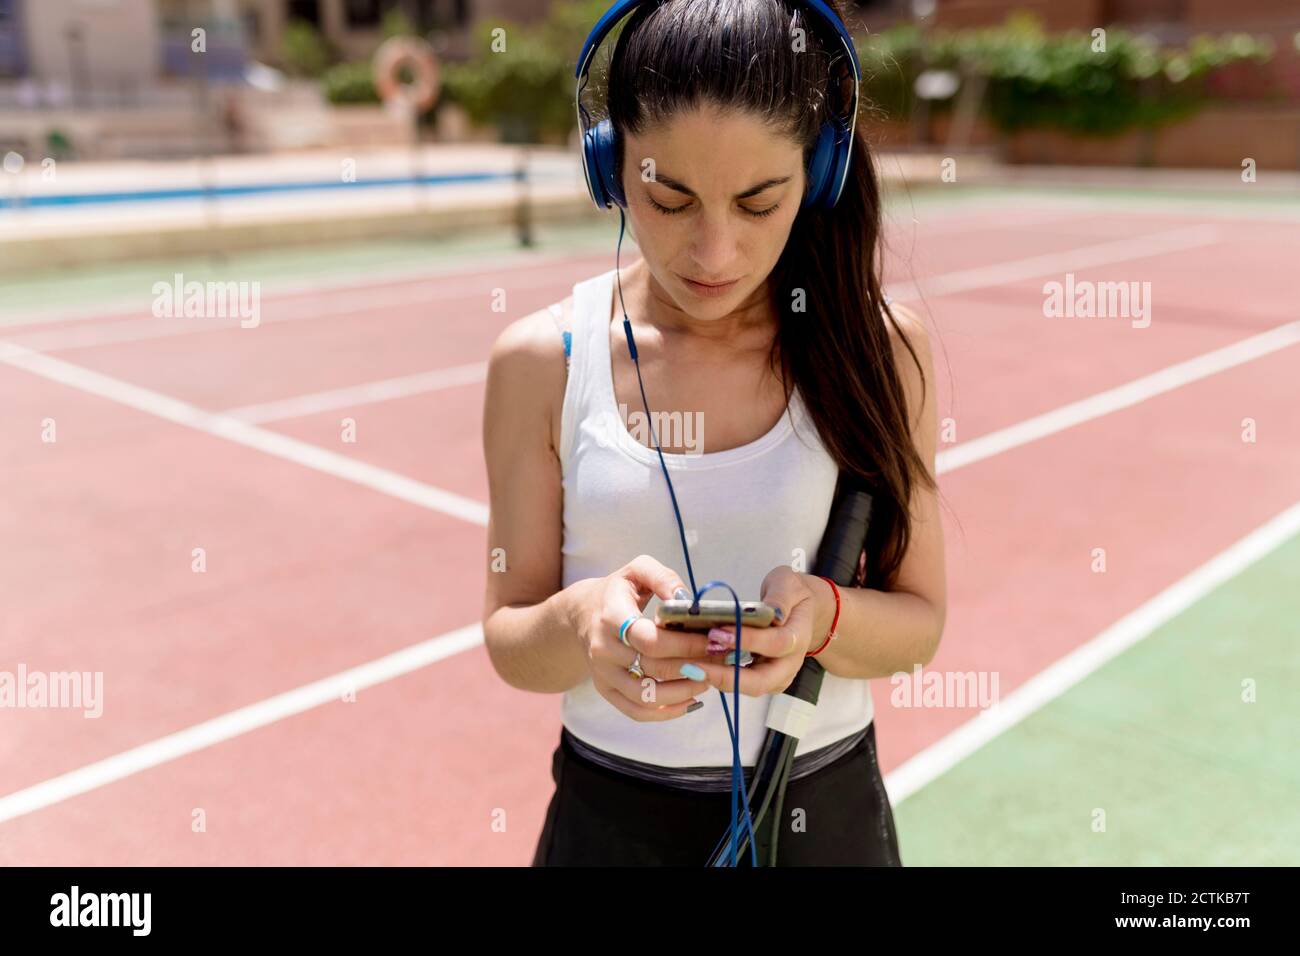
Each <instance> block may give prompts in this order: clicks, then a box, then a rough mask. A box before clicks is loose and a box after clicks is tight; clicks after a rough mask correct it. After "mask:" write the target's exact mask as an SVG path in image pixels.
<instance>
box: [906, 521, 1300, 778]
mask: <svg viewBox="0 0 1300 956" xmlns="http://www.w3.org/2000/svg"><path fill="white" fill-rule="evenodd" d="M1297 532H1300V503H1297V504H1294V505H1292V506H1291V507H1290V508H1288V509H1287V510H1286V511H1283V512H1282V513H1281V514H1279V515H1277V516H1276V517H1274V518H1272V519H1270V520H1269V521H1267V522H1265V523H1264V524H1263V525H1261V526H1260V527H1258V528H1256V529H1255V530H1254V531H1252V532H1251V533H1250V534H1248V535H1246V536H1245V537H1244V538H1242V539H1241V540H1239V541H1237V542H1236V543H1235V544H1233V545H1232V546H1231V547H1229V548H1228V549H1227V550H1225V551H1222V552H1220V553H1219V554H1217V555H1215V556H1214V557H1213V558H1211V559H1210V560H1209V561H1207V562H1206V563H1205V564H1203V565H1201V566H1200V567H1199V568H1197V569H1196V570H1195V571H1193V572H1192V573H1191V574H1189V575H1187V576H1186V577H1184V578H1182V579H1181V580H1179V581H1177V582H1175V583H1174V584H1173V585H1171V586H1170V587H1168V588H1166V589H1165V590H1163V591H1161V592H1160V593H1159V594H1157V595H1156V596H1155V597H1153V598H1152V599H1151V600H1149V601H1147V602H1146V603H1145V604H1143V605H1142V606H1141V607H1139V608H1137V609H1136V610H1134V611H1132V612H1131V613H1129V614H1126V615H1125V616H1124V617H1122V618H1120V619H1119V620H1118V621H1116V622H1115V623H1114V624H1112V625H1111V626H1110V627H1108V628H1106V630H1104V631H1102V632H1101V633H1100V634H1098V635H1097V636H1096V637H1094V638H1092V639H1091V640H1090V641H1088V642H1087V643H1086V644H1083V645H1081V646H1079V647H1077V648H1075V649H1074V650H1073V651H1071V652H1070V653H1069V654H1067V655H1066V656H1065V657H1063V658H1061V659H1060V660H1058V661H1057V662H1056V663H1054V664H1052V665H1051V666H1050V667H1048V668H1047V669H1046V670H1043V671H1040V672H1039V673H1037V674H1035V675H1034V676H1033V677H1031V678H1030V679H1029V680H1027V681H1025V683H1023V684H1021V685H1020V686H1019V687H1017V688H1016V689H1015V690H1014V691H1012V692H1011V693H1010V694H1008V695H1007V696H1006V697H1005V698H1003V699H1001V700H1000V701H999V702H997V703H996V704H994V705H993V706H992V707H990V708H989V709H987V710H984V711H981V712H980V713H979V714H978V715H977V716H976V717H974V718H972V719H971V720H968V721H967V722H966V723H964V724H962V725H961V726H960V727H958V728H957V729H956V730H954V731H952V732H950V733H949V734H947V736H945V737H943V738H942V739H940V740H939V741H938V742H936V743H934V744H931V745H930V746H929V747H927V748H926V749H925V750H923V751H921V752H920V753H918V754H917V755H916V756H914V757H912V758H911V759H910V760H908V761H907V762H906V763H904V764H902V765H901V766H899V767H898V768H896V769H895V770H894V771H893V772H892V773H890V774H889V775H887V776H886V777H885V789H886V790H887V791H888V793H889V798H890V801H891V802H892V803H894V804H898V803H901V802H902V801H904V800H906V799H907V798H908V797H910V796H911V795H912V794H914V793H916V792H917V791H918V790H920V789H921V788H922V787H924V786H925V785H926V784H928V783H931V782H932V781H934V780H935V779H937V778H938V777H940V776H942V775H943V774H945V773H946V772H947V771H949V770H950V769H952V768H953V767H954V766H956V765H957V764H958V763H960V762H961V761H963V760H965V759H966V758H967V757H969V756H970V755H971V754H973V753H975V751H977V750H979V749H980V748H981V747H983V746H984V745H985V744H987V743H988V742H989V741H990V740H992V739H993V738H995V737H997V736H998V735H1000V734H1002V733H1005V732H1006V731H1007V730H1010V729H1011V728H1012V727H1014V726H1015V725H1016V724H1018V723H1020V722H1021V721H1022V720H1024V719H1025V718H1026V717H1028V716H1030V715H1031V714H1033V713H1034V712H1035V711H1037V710H1039V709H1040V708H1041V707H1043V706H1045V705H1047V704H1049V703H1051V702H1052V701H1053V700H1055V699H1056V698H1058V697H1060V696H1061V695H1062V694H1064V693H1065V692H1066V691H1067V690H1069V689H1070V688H1071V687H1073V686H1074V685H1076V684H1078V683H1079V682H1080V681H1082V680H1083V679H1084V678H1085V677H1087V676H1088V675H1090V674H1092V673H1093V672H1094V671H1096V670H1098V669H1099V668H1101V667H1102V666H1103V665H1104V664H1106V663H1108V662H1109V661H1111V660H1112V659H1114V658H1115V657H1118V656H1119V655H1120V654H1122V653H1123V652H1124V651H1126V650H1128V649H1129V648H1130V647H1132V646H1133V645H1134V644H1136V643H1138V641H1140V640H1142V639H1143V638H1145V637H1147V636H1148V635H1150V634H1151V633H1152V632H1153V631H1155V630H1156V629H1157V628H1159V627H1161V626H1162V625H1164V624H1167V623H1168V622H1169V621H1171V620H1173V619H1174V618H1175V617H1177V616H1178V615H1179V614H1181V613H1183V611H1186V610H1187V609H1188V608H1189V607H1191V606H1192V605H1193V604H1195V603H1196V602H1197V601H1199V600H1201V599H1202V598H1204V597H1205V596H1206V595H1208V594H1210V592H1212V591H1214V590H1215V589H1216V588H1218V587H1219V586H1220V585H1222V584H1224V583H1226V582H1227V581H1230V580H1231V579H1232V578H1234V577H1236V576H1237V575H1238V574H1241V573H1242V572H1243V571H1244V570H1246V568H1248V567H1250V566H1251V565H1252V564H1254V563H1255V562H1256V561H1258V560H1260V559H1261V558H1263V557H1264V556H1265V555H1267V554H1268V553H1269V552H1270V551H1273V550H1274V549H1276V548H1278V547H1280V546H1281V545H1282V544H1283V543H1284V542H1286V541H1287V540H1289V539H1290V538H1291V537H1293V536H1294V535H1295V534H1296V533H1297Z"/></svg>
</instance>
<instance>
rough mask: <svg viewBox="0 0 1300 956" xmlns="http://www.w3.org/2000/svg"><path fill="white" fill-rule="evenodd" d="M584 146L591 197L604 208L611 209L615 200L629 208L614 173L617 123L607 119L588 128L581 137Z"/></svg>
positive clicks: (588, 187)
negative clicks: (615, 125)
mask: <svg viewBox="0 0 1300 956" xmlns="http://www.w3.org/2000/svg"><path fill="white" fill-rule="evenodd" d="M582 148H583V151H584V155H585V157H586V160H587V162H586V172H587V191H588V192H589V193H590V194H591V198H592V200H593V201H594V202H595V203H596V205H597V206H598V207H599V208H601V209H608V208H609V207H610V206H613V205H614V204H615V203H617V204H618V205H620V206H622V207H624V208H626V207H627V201H626V200H625V199H624V197H623V190H622V189H621V188H620V187H619V183H618V180H617V176H616V174H615V165H616V163H615V159H616V157H617V156H618V151H617V137H616V135H615V132H614V124H613V123H611V122H610V121H609V120H607V119H604V120H601V121H600V122H599V123H598V124H596V126H595V128H594V129H589V130H587V132H586V135H584V136H583V138H582Z"/></svg>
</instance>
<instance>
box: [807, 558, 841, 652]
mask: <svg viewBox="0 0 1300 956" xmlns="http://www.w3.org/2000/svg"><path fill="white" fill-rule="evenodd" d="M817 576H818V577H819V578H821V579H822V580H823V581H825V582H826V583H827V584H829V585H830V586H831V590H832V591H834V592H835V617H834V619H833V620H832V621H831V629H830V632H829V633H828V634H827V635H826V640H824V641H822V646H821V647H819V648H817V650H815V651H813V652H812V653H811V654H809V655H808V656H809V657H816V656H817V655H818V654H820V653H821V652H822V651H824V650H826V645H827V644H829V643H830V642H831V639H832V638H833V637H834V636H835V628H836V627H837V626H838V625H839V623H840V589H839V588H838V587H836V586H835V582H834V581H832V580H831V579H830V578H828V577H824V576H822V575H820V574H819V575H817Z"/></svg>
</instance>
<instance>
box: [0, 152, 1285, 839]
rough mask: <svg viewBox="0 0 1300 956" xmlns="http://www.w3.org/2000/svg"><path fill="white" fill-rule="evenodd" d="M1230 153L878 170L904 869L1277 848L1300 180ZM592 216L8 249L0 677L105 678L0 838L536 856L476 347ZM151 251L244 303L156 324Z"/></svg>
mask: <svg viewBox="0 0 1300 956" xmlns="http://www.w3.org/2000/svg"><path fill="white" fill-rule="evenodd" d="M1232 180H1233V176H1232V174H1231V172H1230V173H1229V174H1227V178H1226V185H1225V188H1224V190H1223V192H1222V193H1215V194H1197V195H1181V194H1178V193H1176V192H1173V191H1167V192H1162V191H1159V190H1151V191H1144V192H1141V193H1133V192H1124V191H1120V190H1110V191H1107V190H1091V191H1086V192H1082V191H1081V192H1064V191H1061V190H1051V189H1036V190H1034V189H1017V190H1011V189H993V188H989V189H980V190H965V191H962V192H956V191H953V192H947V191H945V190H943V189H933V190H917V191H915V192H914V193H912V194H909V195H899V196H895V197H894V199H893V200H892V202H891V205H890V208H889V211H888V219H889V231H888V240H889V249H888V253H887V257H886V279H887V281H888V288H889V291H890V292H891V294H892V295H893V296H894V297H895V298H896V299H899V300H902V301H907V302H909V303H910V304H911V305H912V306H913V307H914V308H915V309H916V310H917V311H918V312H920V313H921V314H922V315H924V316H925V317H926V318H927V319H928V320H929V321H930V324H931V327H932V329H933V330H934V331H933V332H932V336H933V340H934V343H935V345H934V354H935V361H936V366H937V373H938V382H937V386H938V389H939V415H940V418H941V419H942V420H943V421H942V422H941V426H940V432H941V443H940V449H941V451H940V457H939V470H940V472H941V477H940V489H941V495H942V505H943V511H944V520H945V536H946V543H947V554H948V581H949V611H948V623H947V627H946V631H945V636H944V640H943V645H942V648H941V650H940V652H939V654H938V656H937V657H936V658H935V660H934V661H933V662H932V664H931V665H930V667H929V668H927V669H926V671H927V672H929V675H930V676H936V675H937V678H938V679H939V680H940V681H942V682H945V686H946V688H947V689H946V690H944V692H943V693H940V694H938V695H937V696H938V703H937V704H935V703H934V702H933V701H930V700H929V698H928V695H927V694H926V693H924V688H925V687H926V686H927V685H926V683H925V682H926V680H927V679H928V678H927V676H926V675H911V676H910V678H909V680H910V681H911V682H912V690H915V691H919V692H918V693H912V694H911V695H910V697H909V696H908V695H906V694H904V690H905V686H904V682H902V681H895V682H891V681H890V680H888V679H882V680H879V681H875V682H873V693H874V700H875V710H876V715H877V716H876V720H877V724H878V731H877V733H878V739H879V742H880V757H881V763H882V769H883V770H884V771H885V773H886V777H887V780H886V782H887V786H888V788H889V790H890V793H891V797H892V799H893V800H894V802H895V809H896V813H897V816H898V822H899V826H900V834H899V837H900V847H901V850H902V854H903V861H904V863H905V864H908V865H925V864H990V863H992V864H1022V863H1049V864H1054V863H1060V864H1151V865H1185V864H1211V865H1213V864H1229V863H1232V864H1282V863H1285V864H1291V865H1295V864H1298V863H1300V849H1298V848H1300V810H1298V809H1297V808H1300V761H1298V760H1297V759H1296V737H1295V728H1296V727H1297V726H1300V693H1298V691H1300V657H1298V656H1297V655H1296V653H1295V642H1296V639H1297V638H1298V637H1300V631H1298V625H1297V622H1298V621H1300V416H1298V415H1297V404H1298V403H1297V398H1298V396H1300V385H1297V382H1300V348H1298V347H1297V346H1298V345H1300V307H1298V306H1297V300H1296V295H1295V270H1296V263H1297V262H1300V229H1298V228H1297V226H1298V225H1300V197H1296V198H1286V197H1285V196H1280V195H1279V194H1276V193H1274V194H1270V195H1269V196H1268V197H1267V199H1262V198H1260V197H1256V196H1254V195H1252V194H1250V193H1249V190H1250V187H1249V186H1248V185H1244V184H1238V185H1237V187H1236V190H1235V191H1234V190H1233V188H1232ZM617 234H618V223H617V220H616V217H611V218H609V219H607V220H606V221H604V222H603V223H601V224H599V225H593V226H582V227H568V228H559V227H550V228H549V229H545V230H542V231H540V233H539V238H540V239H541V242H540V243H539V245H538V247H537V248H535V249H533V250H530V251H521V250H517V249H515V248H513V247H512V245H511V243H510V240H509V237H508V236H504V235H503V236H501V237H483V238H471V237H467V238H465V239H463V240H461V241H458V242H456V243H452V244H438V245H434V244H431V243H419V242H387V243H368V244H365V245H355V246H344V245H340V246H331V247H321V248H317V249H312V250H303V249H296V250H283V251H277V252H274V253H270V254H258V255H247V256H233V257H230V258H226V259H224V260H221V261H215V260H208V259H197V260H183V261H182V260H177V261H168V262H152V263H135V264H131V265H119V266H104V267H100V268H96V269H94V270H84V271H82V272H80V273H76V274H73V275H69V274H58V275H53V274H52V275H48V276H42V275H38V274H33V275H32V276H30V277H29V278H26V279H23V280H19V281H7V282H6V289H5V292H4V299H3V302H2V303H0V309H2V310H3V311H0V406H3V408H4V409H5V414H4V415H3V416H0V449H2V451H3V456H4V458H3V465H2V468H3V474H4V479H5V480H4V485H5V488H6V492H7V493H6V495H5V503H4V506H3V508H2V509H0V528H2V530H0V538H2V539H3V541H4V543H5V547H4V548H3V549H0V580H2V581H3V582H5V583H4V588H5V593H4V594H3V595H0V608H2V610H0V622H2V631H0V633H2V634H3V643H4V647H5V652H4V657H3V663H0V670H6V671H10V672H16V671H17V669H18V668H19V666H20V665H21V666H22V667H23V668H24V669H25V672H26V673H28V674H31V673H38V674H43V675H57V674H65V673H72V672H75V673H78V674H86V675H102V693H101V694H100V695H99V698H98V704H99V705H100V710H101V712H100V714H99V715H98V716H90V717H88V716H86V715H85V713H86V709H85V708H80V707H77V708H74V707H66V706H64V707H55V706H33V707H23V708H17V707H15V708H14V709H12V710H9V711H7V712H5V713H4V714H3V715H0V719H2V720H3V721H4V724H3V726H4V728H5V732H4V733H3V734H0V766H4V767H5V768H6V772H5V774H4V779H3V782H0V863H3V864H8V865H17V864H23V865H31V864H38V865H109V864H113V865H120V864H130V865H146V864H159V865H188V864H218V865H227V864H231V865H233V864H253V865H256V864H286V865H294V864H307V865H317V864H319V865H361V864H366V865H392V864H401V865H523V864H526V863H527V862H528V861H529V860H530V859H531V854H532V850H533V846H534V841H535V839H536V836H537V833H538V832H539V829H540V826H541V823H542V818H543V815H544V812H545V809H546V804H547V801H548V800H549V797H550V794H551V780H550V775H549V774H550V760H551V752H552V750H553V748H554V746H555V744H556V741H557V739H558V734H559V729H560V723H559V698H558V697H554V696H541V695H530V694H525V693H521V692H519V691H515V690H513V689H511V688H509V687H507V686H506V685H505V684H504V683H503V682H502V681H500V680H499V679H498V678H497V677H496V675H495V674H494V673H493V671H492V668H491V666H490V664H489V662H488V658H487V655H486V653H485V651H484V650H483V647H482V637H481V632H480V631H479V629H478V624H479V621H480V615H481V607H482V593H483V582H484V576H485V575H486V574H487V573H488V567H487V560H486V542H485V525H486V516H487V508H486V500H487V486H486V477H485V472H484V466H483V462H482V455H481V451H480V433H481V425H482V422H481V406H482V399H483V377H484V372H485V360H486V358H487V354H488V350H489V347H490V346H491V343H492V342H493V341H494V339H495V337H496V336H497V334H498V333H499V332H500V330H501V329H502V328H503V327H504V326H505V325H507V324H508V323H509V322H510V321H512V320H513V319H515V318H518V317H520V316H523V315H525V314H527V313H529V312H532V311H534V310H535V309H538V308H541V307H543V306H545V305H548V304H550V303H552V302H556V301H558V300H560V299H562V298H563V297H564V296H566V295H567V294H568V293H569V291H570V289H571V286H572V285H573V283H574V282H576V281H579V280H581V279H585V278H588V277H590V276H593V275H595V274H597V273H600V272H604V271H605V270H607V269H611V268H613V264H614V242H615V240H616V238H617ZM634 255H635V253H634V251H633V253H632V254H631V255H629V254H628V253H627V250H626V249H625V257H626V258H627V259H628V260H629V261H631V259H632V258H633V257H634ZM176 274H181V275H183V276H184V279H185V280H186V281H199V282H221V283H224V282H235V283H244V284H246V287H248V288H249V289H251V286H252V283H258V284H259V285H258V286H257V288H258V290H259V294H260V308H259V316H258V322H257V323H256V324H255V325H254V324H251V323H249V322H243V323H241V320H240V318H239V317H238V316H229V317H225V318H221V317H189V318H186V317H180V316H177V317H155V316H154V315H153V314H152V313H151V305H150V300H151V297H152V292H151V289H152V288H153V286H154V284H155V283H157V282H165V283H168V284H170V283H171V282H172V280H173V277H174V276H175V275H176ZM1053 282H1055V283H1061V284H1062V285H1067V284H1068V286H1069V287H1070V288H1071V289H1072V290H1073V289H1078V288H1082V286H1083V284H1086V283H1092V284H1094V285H1096V286H1097V288H1098V298H1097V299H1096V300H1095V301H1096V302H1097V303H1100V302H1101V301H1102V298H1103V296H1104V294H1105V293H1106V291H1107V286H1106V284H1111V285H1110V286H1109V287H1110V288H1113V284H1116V283H1122V284H1124V286H1125V288H1126V289H1128V290H1129V291H1131V293H1132V296H1133V298H1132V300H1131V301H1128V310H1127V312H1126V313H1125V314H1122V315H1108V316H1103V315H1092V316H1086V317H1085V316H1082V315H1077V314H1071V315H1063V316H1059V317H1050V316H1048V315H1046V314H1045V308H1046V305H1045V303H1046V302H1047V300H1048V298H1049V295H1048V294H1047V293H1045V291H1044V287H1045V284H1047V283H1053ZM501 290H504V294H505V303H506V308H505V310H504V311H497V310H495V309H494V304H496V303H499V302H501V294H500V292H501ZM1139 296H1141V300H1140V301H1141V302H1142V305H1141V308H1140V309H1139V308H1138V305H1137V303H1138V301H1139V299H1138V297H1139ZM665 557H669V558H670V557H671V556H665ZM706 573H707V571H706ZM957 687H968V688H977V689H980V690H981V691H983V693H977V694H975V695H974V696H973V697H971V698H969V699H964V700H961V701H957V700H955V699H954V697H953V695H952V689H953V688H957ZM990 697H995V698H996V700H997V703H996V704H995V705H993V706H983V704H985V703H991V700H990V699H989V698H990ZM699 732H700V733H716V734H724V733H725V732H726V731H725V727H724V726H722V725H721V724H719V725H717V726H701V727H700V730H699Z"/></svg>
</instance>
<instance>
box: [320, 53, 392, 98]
mask: <svg viewBox="0 0 1300 956" xmlns="http://www.w3.org/2000/svg"><path fill="white" fill-rule="evenodd" d="M321 86H322V88H323V89H324V91H325V99H327V100H329V102H331V103H334V104H345V103H378V102H380V99H379V93H378V92H377V91H376V90H375V79H374V71H373V70H372V69H371V66H370V63H368V62H361V63H340V64H339V65H338V66H332V67H330V68H329V69H328V70H326V71H325V75H324V76H323V77H322V78H321Z"/></svg>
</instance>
